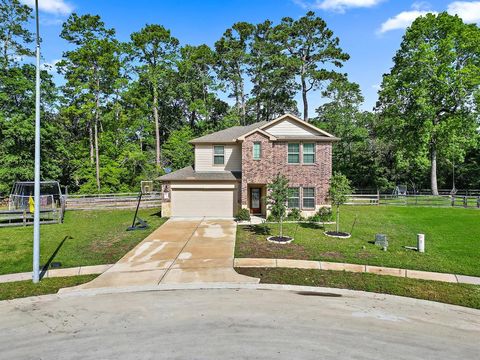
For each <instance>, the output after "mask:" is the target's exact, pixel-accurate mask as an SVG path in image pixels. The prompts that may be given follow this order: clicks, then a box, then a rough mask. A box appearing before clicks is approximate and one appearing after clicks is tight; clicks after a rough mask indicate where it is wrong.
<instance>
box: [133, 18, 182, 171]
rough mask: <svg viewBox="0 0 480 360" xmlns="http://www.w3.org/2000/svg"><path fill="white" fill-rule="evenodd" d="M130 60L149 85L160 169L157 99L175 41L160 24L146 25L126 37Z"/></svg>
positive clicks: (174, 56) (173, 56) (174, 52)
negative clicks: (135, 63)
mask: <svg viewBox="0 0 480 360" xmlns="http://www.w3.org/2000/svg"><path fill="white" fill-rule="evenodd" d="M130 39H131V43H130V49H131V54H132V58H133V60H136V61H138V62H139V65H138V67H137V71H138V73H139V75H140V76H142V77H144V78H145V79H146V81H147V82H148V83H149V85H150V86H149V88H150V91H151V95H152V101H151V103H152V105H151V106H152V112H153V117H154V121H155V140H156V158H155V160H156V164H157V167H160V161H161V154H160V152H161V142H160V126H161V125H160V119H159V97H160V93H161V86H160V85H161V84H162V82H164V81H163V80H166V78H167V76H168V75H169V73H171V71H172V69H173V67H174V66H175V63H176V61H177V57H178V44H179V42H178V40H177V39H176V38H174V37H173V36H172V35H171V34H170V31H169V30H167V29H165V28H164V27H163V26H161V25H146V26H145V27H144V28H143V29H141V30H140V31H139V32H135V33H133V34H132V35H131V36H130Z"/></svg>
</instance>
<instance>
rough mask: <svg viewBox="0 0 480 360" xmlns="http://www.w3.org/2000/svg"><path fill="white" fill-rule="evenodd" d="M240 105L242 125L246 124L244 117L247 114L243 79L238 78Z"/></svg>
mask: <svg viewBox="0 0 480 360" xmlns="http://www.w3.org/2000/svg"><path fill="white" fill-rule="evenodd" d="M240 106H241V114H242V125H246V124H245V117H246V116H247V109H246V104H245V90H244V88H243V79H241V80H240Z"/></svg>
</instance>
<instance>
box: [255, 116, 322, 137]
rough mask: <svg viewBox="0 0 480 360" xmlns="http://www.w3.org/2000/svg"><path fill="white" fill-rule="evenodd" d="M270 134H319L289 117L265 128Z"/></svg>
mask: <svg viewBox="0 0 480 360" xmlns="http://www.w3.org/2000/svg"><path fill="white" fill-rule="evenodd" d="M264 130H265V131H267V132H268V133H269V134H272V135H274V136H288V135H298V136H303V135H318V132H316V131H315V130H313V129H309V128H308V127H306V126H304V125H302V124H300V123H298V122H296V121H292V120H289V119H285V120H283V121H280V122H278V123H276V124H274V125H272V126H270V127H267V128H265V129H264Z"/></svg>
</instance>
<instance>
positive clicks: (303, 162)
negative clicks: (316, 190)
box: [302, 142, 317, 165]
mask: <svg viewBox="0 0 480 360" xmlns="http://www.w3.org/2000/svg"><path fill="white" fill-rule="evenodd" d="M305 144H313V153H307V155H313V162H309V163H306V162H305V158H304V156H305V151H304V146H305ZM316 152H317V144H316V143H314V142H304V143H302V164H304V165H314V164H316V162H317V154H316Z"/></svg>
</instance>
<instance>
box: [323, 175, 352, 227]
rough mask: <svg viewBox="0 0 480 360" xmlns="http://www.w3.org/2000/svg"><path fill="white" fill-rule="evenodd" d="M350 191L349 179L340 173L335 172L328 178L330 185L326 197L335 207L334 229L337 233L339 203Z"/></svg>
mask: <svg viewBox="0 0 480 360" xmlns="http://www.w3.org/2000/svg"><path fill="white" fill-rule="evenodd" d="M351 193H352V189H351V187H350V181H349V180H348V179H347V177H346V176H345V175H343V174H341V173H338V172H337V173H335V174H334V175H333V176H332V178H331V179H330V187H329V189H328V198H329V199H330V202H331V203H332V205H333V206H335V207H336V214H337V220H336V225H335V231H336V232H337V233H338V232H339V228H340V205H343V204H345V202H346V201H347V199H348V197H347V195H349V194H351Z"/></svg>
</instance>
